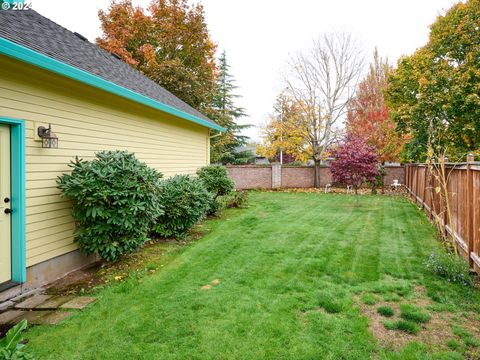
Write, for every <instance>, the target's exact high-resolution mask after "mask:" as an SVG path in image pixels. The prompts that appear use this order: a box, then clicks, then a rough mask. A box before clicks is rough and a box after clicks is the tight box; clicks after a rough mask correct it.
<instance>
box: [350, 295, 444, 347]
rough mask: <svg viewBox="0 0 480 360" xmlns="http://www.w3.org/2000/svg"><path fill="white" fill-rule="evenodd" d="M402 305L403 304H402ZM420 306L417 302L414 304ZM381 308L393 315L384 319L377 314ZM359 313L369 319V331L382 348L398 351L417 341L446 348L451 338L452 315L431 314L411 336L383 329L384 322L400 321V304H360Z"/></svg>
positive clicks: (384, 302) (383, 302) (442, 313)
mask: <svg viewBox="0 0 480 360" xmlns="http://www.w3.org/2000/svg"><path fill="white" fill-rule="evenodd" d="M403 303H404V302H403ZM414 303H415V304H416V305H418V306H420V305H419V303H418V302H414ZM381 306H388V307H390V308H392V309H393V310H394V312H395V315H394V316H392V317H385V316H382V315H380V314H379V313H378V312H377V309H378V308H379V307H381ZM359 307H360V311H361V313H362V314H363V315H365V316H367V317H368V318H369V319H370V325H369V327H370V331H371V332H372V333H373V335H375V337H376V338H377V339H378V341H379V343H380V344H381V345H382V346H383V347H391V348H393V349H395V350H399V349H401V348H402V347H404V346H405V345H406V344H408V343H409V342H411V341H419V342H422V343H424V344H427V345H430V346H441V347H444V348H446V345H445V342H446V341H447V340H448V339H451V338H452V337H453V333H452V329H451V326H450V324H451V323H452V314H451V313H447V312H435V313H431V315H432V318H431V319H430V321H429V322H428V323H425V324H418V325H419V327H420V331H419V332H418V333H417V334H415V335H413V334H408V333H406V332H403V331H400V330H388V329H386V328H385V325H384V321H396V320H400V319H401V318H400V304H399V303H395V302H386V301H382V302H379V303H377V304H375V305H365V304H362V303H361V304H360V305H359Z"/></svg>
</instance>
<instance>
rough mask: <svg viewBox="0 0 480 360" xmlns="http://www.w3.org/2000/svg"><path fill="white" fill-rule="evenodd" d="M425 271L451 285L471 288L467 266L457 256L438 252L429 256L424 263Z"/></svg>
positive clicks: (470, 278) (470, 277)
mask: <svg viewBox="0 0 480 360" xmlns="http://www.w3.org/2000/svg"><path fill="white" fill-rule="evenodd" d="M425 266H426V267H427V269H428V270H429V271H430V272H432V273H434V274H436V275H438V276H441V277H443V278H445V279H447V281H449V282H452V283H457V284H461V285H464V286H473V277H472V276H471V275H470V268H469V267H468V264H467V263H466V262H465V261H464V260H463V259H462V258H461V257H459V256H457V255H455V254H451V253H448V252H438V253H433V254H431V255H430V257H429V258H428V260H427V261H426V262H425Z"/></svg>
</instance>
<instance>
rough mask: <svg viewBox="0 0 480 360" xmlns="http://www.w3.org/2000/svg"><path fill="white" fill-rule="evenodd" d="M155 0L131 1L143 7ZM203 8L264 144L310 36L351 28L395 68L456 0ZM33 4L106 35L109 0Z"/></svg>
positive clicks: (267, 1) (88, 33)
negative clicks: (285, 76)
mask: <svg viewBox="0 0 480 360" xmlns="http://www.w3.org/2000/svg"><path fill="white" fill-rule="evenodd" d="M149 2H150V0H134V1H133V3H134V4H135V5H141V6H143V7H145V6H146V5H147V4H148V3H149ZM193 2H201V3H202V4H203V5H204V7H205V15H206V19H207V24H208V28H209V30H210V34H211V37H212V39H213V40H214V41H215V42H216V43H217V44H218V49H219V53H220V51H222V50H226V51H227V58H228V60H229V61H230V64H231V71H232V74H233V75H234V76H235V78H236V80H237V85H238V86H239V89H238V94H239V95H241V96H242V98H241V99H239V100H238V103H239V105H241V106H243V107H245V108H246V109H247V112H248V114H249V117H248V118H246V119H244V120H243V122H244V123H250V124H253V125H255V126H256V127H255V128H253V129H250V130H248V131H247V135H249V136H251V137H252V138H253V139H254V140H259V128H258V126H260V125H262V124H263V123H265V121H266V119H267V117H268V114H269V112H270V111H271V109H272V106H273V102H274V100H275V96H276V94H277V93H278V91H279V90H280V89H282V88H283V87H282V84H281V81H280V76H279V73H280V71H281V69H282V67H283V66H284V65H285V62H286V61H287V59H288V57H289V54H292V53H294V52H296V51H298V50H302V49H306V48H308V47H309V46H310V44H311V42H312V39H314V38H317V37H318V36H319V34H321V33H322V32H325V31H331V30H335V29H338V30H347V31H350V32H352V33H354V34H355V35H356V36H357V37H358V38H359V40H360V41H361V43H362V48H363V49H364V51H365V53H366V54H367V55H371V53H372V52H373V49H374V47H375V46H376V47H377V48H378V50H379V52H380V55H382V56H383V57H387V58H388V59H389V60H390V62H392V63H396V61H397V59H398V58H399V57H400V56H401V55H404V54H405V55H408V54H411V53H412V52H413V51H415V49H416V48H418V47H420V46H422V45H423V44H425V43H426V41H427V39H428V32H429V29H428V26H429V25H430V24H431V23H432V22H433V21H434V20H435V18H436V17H437V16H438V15H439V14H441V13H442V12H443V11H444V10H446V9H448V8H449V7H450V6H451V5H453V4H454V3H455V2H456V1H454V0H363V1H358V0H335V1H331V0H295V1H287V0H195V1H193ZM31 3H32V7H33V8H34V9H35V10H37V11H38V12H39V13H40V14H42V15H44V16H46V17H48V18H50V19H51V20H53V21H55V22H57V23H58V24H60V25H62V26H64V27H66V28H67V29H69V30H72V31H77V32H79V33H80V34H82V35H84V36H85V37H87V38H88V39H89V40H90V41H94V40H95V38H96V37H97V36H99V35H100V34H101V30H100V23H99V21H98V16H97V13H98V10H99V9H106V8H107V7H108V5H109V4H110V0H83V1H78V0H76V1H75V0H63V1H61V2H59V1H52V0H31Z"/></svg>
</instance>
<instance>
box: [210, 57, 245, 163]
mask: <svg viewBox="0 0 480 360" xmlns="http://www.w3.org/2000/svg"><path fill="white" fill-rule="evenodd" d="M217 71H218V73H217V78H216V86H215V93H214V96H213V101H212V106H211V109H210V110H207V112H208V114H207V115H209V117H210V118H211V119H213V120H215V121H216V122H217V123H218V124H219V125H220V126H223V127H224V128H225V129H226V130H227V131H226V132H224V133H212V138H211V141H210V145H211V147H210V161H211V162H212V163H219V162H220V163H223V164H228V163H230V164H244V163H248V162H249V161H251V160H252V157H253V156H252V155H253V154H251V153H250V152H248V151H243V152H242V151H240V152H239V151H238V148H239V147H241V146H244V145H246V143H247V141H248V137H247V136H244V135H241V134H240V132H241V131H242V130H243V129H247V128H249V127H251V125H241V124H238V122H237V121H238V119H240V118H242V117H244V116H246V115H247V114H246V112H245V109H244V108H242V107H239V106H237V105H235V99H236V98H238V97H239V95H236V94H235V90H236V89H237V88H238V87H237V86H236V85H235V80H234V78H233V76H232V75H231V74H230V65H229V64H228V62H227V56H226V53H225V51H224V52H222V54H221V55H220V58H219V60H218V69H217Z"/></svg>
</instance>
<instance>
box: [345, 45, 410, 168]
mask: <svg viewBox="0 0 480 360" xmlns="http://www.w3.org/2000/svg"><path fill="white" fill-rule="evenodd" d="M389 71H390V66H389V65H388V62H387V61H386V60H384V59H382V58H380V57H379V56H378V52H377V50H375V52H374V55H373V63H372V64H370V70H369V72H368V74H367V76H366V77H365V79H364V80H363V81H362V82H361V83H360V84H359V86H358V90H357V93H356V95H355V97H354V98H353V100H352V101H351V102H350V104H349V107H348V112H347V131H348V133H349V134H354V135H355V136H358V137H361V138H362V139H364V140H365V141H366V142H367V143H368V144H369V145H371V146H373V147H374V148H375V151H376V152H377V154H378V157H379V160H380V162H385V161H398V160H399V158H400V153H401V151H402V149H403V145H404V143H405V137H404V136H403V135H400V134H399V133H397V132H396V131H395V128H396V124H395V122H394V121H393V120H392V119H391V118H390V117H389V112H388V108H387V105H386V103H385V100H384V96H383V92H384V90H385V88H386V86H387V77H388V73H389Z"/></svg>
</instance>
